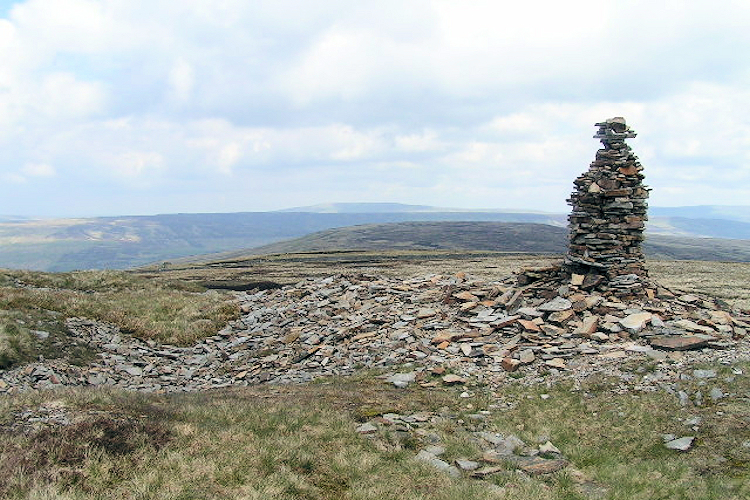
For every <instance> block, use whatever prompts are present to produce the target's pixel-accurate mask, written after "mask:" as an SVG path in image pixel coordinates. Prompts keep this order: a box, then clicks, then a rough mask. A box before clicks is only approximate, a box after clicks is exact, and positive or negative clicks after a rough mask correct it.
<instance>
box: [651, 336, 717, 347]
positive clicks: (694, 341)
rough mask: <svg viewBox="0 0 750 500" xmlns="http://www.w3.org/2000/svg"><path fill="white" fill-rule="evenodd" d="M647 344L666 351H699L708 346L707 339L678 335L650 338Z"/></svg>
mask: <svg viewBox="0 0 750 500" xmlns="http://www.w3.org/2000/svg"><path fill="white" fill-rule="evenodd" d="M649 343H650V344H651V346H652V347H655V348H657V349H664V350H667V351H687V350H690V349H700V348H701V347H705V346H706V345H707V344H708V339H706V338H702V337H698V336H696V335H680V336H665V337H651V338H650V339H649Z"/></svg>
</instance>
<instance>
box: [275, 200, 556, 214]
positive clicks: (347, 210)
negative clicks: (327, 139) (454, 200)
mask: <svg viewBox="0 0 750 500" xmlns="http://www.w3.org/2000/svg"><path fill="white" fill-rule="evenodd" d="M276 212H282V213H284V212H302V213H316V214H382V213H423V212H429V213H509V214H519V213H526V214H546V215H554V216H564V214H560V213H555V212H543V211H539V210H518V209H513V208H452V207H433V206H430V205H408V204H405V203H320V204H318V205H309V206H306V207H294V208H285V209H282V210H276Z"/></svg>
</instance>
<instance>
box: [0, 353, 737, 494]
mask: <svg viewBox="0 0 750 500" xmlns="http://www.w3.org/2000/svg"><path fill="white" fill-rule="evenodd" d="M741 368H742V369H743V370H748V369H750V366H748V365H747V364H745V365H744V366H741ZM727 370H728V368H727ZM726 373H729V372H728V371H727V372H726ZM744 373H748V372H747V371H744ZM724 375H725V373H720V375H719V377H718V378H717V379H716V380H715V383H716V384H718V385H720V386H721V387H722V389H723V390H725V391H726V392H729V391H732V392H734V393H736V394H740V395H742V394H747V391H748V390H749V389H750V382H749V381H748V379H750V377H747V376H746V375H745V376H742V377H737V378H735V380H733V381H732V382H727V381H726V380H725V379H724V378H722V377H724ZM685 384H694V385H693V386H690V387H687V386H686V387H685V388H686V389H687V390H693V389H694V388H696V387H699V385H698V384H699V381H695V380H693V381H689V382H685ZM617 385H618V383H617V381H615V380H609V379H606V378H604V379H603V378H601V377H599V378H598V379H595V380H590V381H584V383H583V384H582V385H581V387H580V388H576V387H573V386H570V385H564V384H561V385H553V386H551V387H546V386H541V387H532V388H524V387H521V386H518V385H516V386H509V387H506V388H504V390H503V391H502V394H497V395H494V396H493V395H491V394H489V393H484V392H481V393H480V392H479V391H478V390H477V391H476V393H477V396H476V397H474V398H470V399H469V400H467V399H464V398H460V397H458V390H456V389H442V388H431V389H429V390H426V389H421V388H413V389H412V388H409V389H405V390H397V389H394V388H392V387H389V386H387V385H386V384H384V383H383V382H382V381H380V380H376V379H373V378H367V377H363V376H359V377H354V378H334V379H328V380H326V381H323V382H321V383H316V384H308V385H302V386H277V387H274V386H260V387H249V388H242V389H240V388H237V389H232V390H224V391H213V392H207V393H199V394H188V395H170V396H163V395H161V396H160V395H143V394H140V395H139V394H132V393H122V392H115V391H113V390H101V389H94V390H75V391H74V390H67V391H59V392H42V393H35V394H27V395H20V396H16V398H15V399H14V400H10V399H9V398H4V399H3V398H0V437H1V438H2V439H0V442H1V443H4V444H3V445H2V446H3V448H2V452H0V470H2V471H4V472H3V474H5V476H4V477H3V478H2V479H0V483H3V481H5V484H8V485H12V487H10V488H9V489H6V490H5V492H4V494H5V496H6V497H7V498H76V499H92V498H102V497H107V498H121V499H135V498H138V499H152V498H153V499H156V498H158V499H186V498H203V499H219V498H248V499H278V498H283V499H287V498H288V499H316V500H317V499H320V500H322V499H332V500H337V499H363V500H364V499H368V500H369V499H373V500H374V499H378V500H379V499H391V498H392V499H406V500H410V499H414V500H416V499H420V500H428V499H441V500H459V499H493V498H498V499H499V498H503V499H519V500H520V499H527V500H547V499H578V500H583V499H588V498H602V499H605V498H606V499H652V498H665V499H666V498H669V499H672V498H684V499H696V500H697V499H717V500H718V499H744V498H748V495H749V494H750V482H748V478H749V476H750V468H749V467H750V450H747V449H746V448H744V447H743V446H742V445H741V443H742V442H743V441H747V440H748V439H750V431H748V430H747V425H746V424H747V421H748V419H750V408H748V405H747V401H746V399H743V398H742V397H737V398H734V399H728V400H727V401H720V402H718V403H711V404H709V405H707V406H705V407H699V408H687V409H684V408H680V407H678V406H677V404H676V398H674V397H673V396H669V397H667V396H665V393H663V392H657V393H636V394H634V393H626V394H617V393H615V392H613V390H614V389H615V388H616V387H617ZM542 393H546V394H548V395H549V398H548V399H542V398H541V397H540V395H541V394H542ZM53 399H54V400H55V401H56V402H57V404H62V405H63V406H64V407H65V408H66V409H67V411H68V412H69V414H70V415H71V416H72V419H74V420H75V415H82V420H80V421H77V422H76V423H75V424H74V425H72V426H69V427H67V428H66V427H61V428H56V429H50V430H46V431H44V430H43V431H41V432H40V433H39V434H36V435H34V434H30V435H26V434H22V433H18V432H16V433H10V432H8V431H3V430H1V429H2V424H3V423H7V422H8V421H10V420H12V419H13V415H14V412H16V413H17V412H18V411H19V409H24V408H33V407H35V406H38V405H40V404H44V403H45V401H50V400H53ZM499 399H503V400H504V401H505V402H512V403H513V405H512V406H511V407H510V408H506V409H504V410H492V413H491V416H490V418H489V420H488V421H487V423H486V425H487V427H486V430H488V431H492V432H500V433H502V434H505V435H507V434H516V435H518V436H519V437H521V438H522V439H523V440H524V441H525V442H526V443H528V444H532V445H533V444H535V443H538V442H539V441H540V440H541V441H544V440H547V439H549V440H551V441H552V442H553V443H554V444H555V445H556V446H557V447H558V448H560V449H561V450H562V451H563V453H564V454H565V456H566V457H567V458H568V459H569V460H570V462H571V466H570V467H569V468H568V469H564V470H562V471H560V472H557V473H554V474H551V475H547V476H539V477H529V476H527V475H525V474H521V473H518V472H517V471H513V470H511V469H512V468H511V467H509V468H508V470H506V471H501V472H500V473H498V474H496V475H494V476H492V477H491V478H489V479H487V480H485V481H477V480H474V479H471V478H468V477H463V478H451V477H449V476H447V475H445V474H443V473H441V472H439V471H436V470H434V469H432V468H431V467H430V466H429V465H426V464H424V463H421V462H417V461H415V460H413V458H412V457H413V456H414V455H415V454H416V449H414V447H412V446H411V444H409V443H407V442H404V441H403V440H397V439H390V436H389V434H388V432H387V431H381V432H379V433H378V434H376V435H374V436H373V437H364V436H360V435H357V434H356V432H355V430H354V429H355V428H356V426H357V425H358V423H359V422H361V421H363V420H367V419H369V418H371V414H372V412H374V411H377V410H376V409H379V410H380V411H382V412H397V413H401V414H410V412H417V411H430V412H436V413H440V414H443V415H452V417H451V418H450V419H447V420H445V421H443V422H442V423H438V424H436V425H434V426H433V427H432V431H433V432H436V433H437V434H438V435H439V436H440V437H441V439H442V443H443V445H444V446H445V447H446V448H447V451H446V455H445V459H446V460H452V459H455V458H459V457H462V458H470V459H471V458H474V459H476V458H477V454H478V453H480V450H479V448H477V446H476V444H475V443H474V442H473V440H472V438H471V434H470V433H468V432H467V430H466V428H465V426H464V425H461V424H460V423H459V420H460V419H465V415H466V413H468V412H475V411H477V410H478V409H480V408H485V407H486V408H490V409H492V407H493V405H494V404H496V403H498V402H499ZM717 412H720V413H721V414H718V413H717ZM690 415H700V416H702V417H703V418H704V423H703V424H702V425H701V428H700V430H699V431H698V432H695V431H692V430H689V429H686V428H685V426H684V424H683V423H682V422H680V421H679V420H678V417H679V418H683V419H684V418H685V417H687V416H690ZM663 433H673V434H676V435H686V434H691V435H696V436H697V439H696V444H695V445H694V447H693V449H691V450H690V451H688V452H684V453H681V452H676V451H671V450H668V449H666V448H664V446H663V445H662V440H661V435H662V434H663ZM35 436H43V438H42V439H41V441H40V442H43V443H46V445H47V447H48V448H50V449H52V450H53V451H52V452H51V453H48V454H46V455H45V457H46V458H41V457H42V455H40V454H38V453H37V451H38V448H37V447H36V446H37V445H35V444H34V443H36V440H35V439H36V437H35ZM424 444H425V443H423V442H419V441H417V447H421V446H423V445H424ZM40 446H41V445H40ZM8 450H10V451H8ZM19 450H21V451H19ZM19 457H20V458H19ZM20 459H23V460H26V462H24V463H26V464H27V465H29V464H31V465H34V467H19V466H18V464H19V463H21V462H20V461H19V460H20ZM45 460H46V462H45ZM14 464H15V465H14Z"/></svg>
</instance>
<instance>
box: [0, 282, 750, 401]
mask: <svg viewBox="0 0 750 500" xmlns="http://www.w3.org/2000/svg"><path fill="white" fill-rule="evenodd" d="M651 295H653V297H652V298H645V299H641V300H634V301H630V302H627V303H626V302H623V301H621V300H619V299H617V298H615V297H614V296H607V295H602V294H601V293H598V292H586V291H583V290H581V289H580V288H579V287H578V286H575V285H562V286H560V285H559V283H557V282H556V281H555V280H554V279H549V278H548V269H547V268H544V269H542V268H537V269H527V270H525V271H524V272H522V273H520V274H518V275H514V276H511V277H508V278H507V279H505V280H501V281H492V282H486V281H482V280H478V279H474V278H471V277H467V276H465V275H463V273H459V274H458V275H456V276H441V275H433V276H427V277H424V278H419V279H408V280H400V279H396V278H384V277H378V276H367V275H356V276H346V275H338V276H331V277H327V278H323V279H310V280H306V281H302V282H299V283H297V284H296V285H293V286H286V287H283V288H281V289H278V290H264V291H259V292H257V293H246V292H240V293H237V300H238V301H239V303H240V305H241V308H242V311H243V316H242V317H241V319H239V320H238V321H235V322H233V323H232V324H230V325H228V326H227V327H226V328H224V329H223V330H222V331H220V332H218V333H217V335H215V336H212V337H209V338H206V339H204V340H203V341H201V342H199V343H197V344H196V345H194V346H192V347H187V348H182V347H174V346H168V345H159V344H156V343H154V342H142V341H140V340H138V339H135V338H133V337H131V336H129V335H126V334H123V333H121V332H119V331H118V330H117V329H116V328H113V327H111V326H108V325H104V324H101V323H96V322H93V321H89V320H86V319H81V318H73V319H70V320H68V323H67V324H68V327H69V329H70V332H71V335H72V338H74V339H75V342H79V343H81V344H87V345H89V346H90V347H92V348H94V349H95V350H96V351H98V352H99V359H98V360H97V361H96V362H94V363H91V364H90V365H88V366H83V367H79V366H73V365H70V364H67V363H66V362H64V361H61V360H55V361H44V360H40V361H39V362H37V363H31V364H28V365H25V366H21V367H18V368H15V369H13V370H9V371H4V372H0V391H3V392H15V391H23V390H29V389H40V388H47V387H56V386H69V385H92V386H100V385H107V386H116V387H122V388H126V389H131V390H139V391H148V392H175V391H196V390H204V389H209V388H217V387H226V386H230V385H248V384H257V383H290V382H306V381H309V380H312V379H314V378H317V377H322V376H327V375H340V374H350V373H353V372H354V371H356V370H359V369H362V368H376V369H383V370H392V371H394V372H398V373H394V375H393V377H392V380H391V381H392V382H393V383H394V384H396V385H399V384H401V385H408V384H409V383H411V382H415V381H416V382H420V383H422V384H426V383H435V381H434V380H431V381H429V382H428V381H427V380H426V379H427V375H441V376H442V381H441V383H445V384H464V383H468V384H469V385H471V384H474V383H481V384H484V385H490V386H499V385H500V384H503V383H505V382H506V381H508V380H515V377H517V376H518V374H519V373H522V374H523V375H524V377H523V378H522V379H521V380H522V381H523V383H532V382H533V381H534V380H536V379H537V378H538V377H540V376H544V377H545V378H547V379H549V378H548V377H550V376H551V377H553V378H566V377H583V376H586V375H589V374H591V373H594V372H597V371H602V370H604V371H607V372H608V373H612V374H617V373H618V366H619V365H620V364H622V363H623V362H624V360H628V359H636V360H640V361H642V362H643V363H655V364H656V369H655V371H654V373H653V376H652V377H650V379H649V383H653V385H654V386H656V385H658V386H665V387H668V386H669V381H670V380H672V379H674V377H676V376H677V375H678V372H680V368H681V367H682V366H687V365H691V364H693V363H697V362H704V361H705V362H708V361H718V362H729V361H732V360H746V359H750V357H749V354H750V349H749V347H748V342H747V340H746V335H747V331H748V328H750V326H749V325H748V317H747V316H746V315H744V314H743V313H741V312H739V311H735V312H734V314H733V313H731V312H727V311H725V310H722V309H721V308H720V307H719V305H718V304H716V303H715V302H714V301H712V300H711V299H709V298H707V297H700V296H698V295H695V294H685V295H676V294H674V293H672V292H671V291H669V290H667V289H665V288H658V289H656V290H655V293H653V294H651Z"/></svg>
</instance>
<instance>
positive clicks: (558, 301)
mask: <svg viewBox="0 0 750 500" xmlns="http://www.w3.org/2000/svg"><path fill="white" fill-rule="evenodd" d="M572 306H573V303H572V302H571V301H569V300H568V299H565V298H563V297H555V298H554V299H552V300H550V301H549V302H545V303H544V304H542V305H540V306H539V307H538V308H537V309H539V310H540V311H544V312H557V311H564V310H566V309H570V308H571V307H572Z"/></svg>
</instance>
